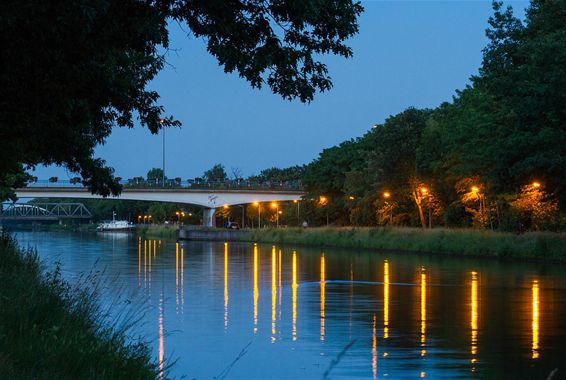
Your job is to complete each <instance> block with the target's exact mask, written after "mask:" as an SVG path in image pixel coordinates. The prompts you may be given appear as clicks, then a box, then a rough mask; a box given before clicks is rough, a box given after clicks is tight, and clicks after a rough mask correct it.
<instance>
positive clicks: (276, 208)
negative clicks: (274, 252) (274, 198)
mask: <svg viewBox="0 0 566 380" xmlns="http://www.w3.org/2000/svg"><path fill="white" fill-rule="evenodd" d="M271 207H272V208H274V209H275V212H276V215H275V216H276V220H277V228H279V214H280V212H279V204H278V203H276V202H273V203H271Z"/></svg>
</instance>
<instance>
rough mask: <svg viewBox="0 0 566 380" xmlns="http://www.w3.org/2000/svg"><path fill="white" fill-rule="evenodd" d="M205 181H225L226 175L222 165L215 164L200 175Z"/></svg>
mask: <svg viewBox="0 0 566 380" xmlns="http://www.w3.org/2000/svg"><path fill="white" fill-rule="evenodd" d="M202 176H203V178H204V179H205V180H206V181H211V182H215V181H226V180H227V179H228V175H227V174H226V169H224V165H222V164H216V165H214V166H213V167H212V168H210V169H208V170H207V171H205V172H204V174H203V175H202Z"/></svg>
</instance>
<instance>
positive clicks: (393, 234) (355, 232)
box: [242, 228, 566, 261]
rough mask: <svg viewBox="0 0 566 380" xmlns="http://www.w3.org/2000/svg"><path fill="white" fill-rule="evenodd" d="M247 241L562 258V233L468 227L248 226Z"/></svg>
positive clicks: (565, 237)
mask: <svg viewBox="0 0 566 380" xmlns="http://www.w3.org/2000/svg"><path fill="white" fill-rule="evenodd" d="M242 239H243V240H247V241H255V242H265V243H278V244H283V243H292V244H304V245H314V246H332V247H343V248H368V249H382V250H396V251H410V252H426V253H439V254H440V253H442V254H453V255H461V256H486V257H500V258H517V259H548V260H558V261H566V234H565V233H561V234H557V233H550V232H531V233H526V234H522V235H516V234H511V233H501V232H493V231H480V230H472V229H465V230H464V229H461V230H458V229H440V228H439V229H432V230H421V229H416V228H307V229H300V228H286V229H265V230H249V231H248V232H246V233H244V234H242Z"/></svg>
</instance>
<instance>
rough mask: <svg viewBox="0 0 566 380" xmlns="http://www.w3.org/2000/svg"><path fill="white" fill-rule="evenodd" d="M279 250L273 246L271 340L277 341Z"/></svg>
mask: <svg viewBox="0 0 566 380" xmlns="http://www.w3.org/2000/svg"><path fill="white" fill-rule="evenodd" d="M276 255H277V250H276V248H275V246H273V247H271V342H272V343H275V340H276V339H275V334H276V333H277V330H276V326H275V321H276V319H277V257H276Z"/></svg>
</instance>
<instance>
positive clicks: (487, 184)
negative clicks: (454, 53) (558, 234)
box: [300, 0, 566, 230]
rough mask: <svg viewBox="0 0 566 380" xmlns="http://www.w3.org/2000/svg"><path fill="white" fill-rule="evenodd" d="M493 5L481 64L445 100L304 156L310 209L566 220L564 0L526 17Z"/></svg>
mask: <svg viewBox="0 0 566 380" xmlns="http://www.w3.org/2000/svg"><path fill="white" fill-rule="evenodd" d="M493 8H494V13H493V16H491V17H490V19H489V28H488V29H487V31H486V34H487V37H488V38H489V43H488V45H487V46H486V47H485V49H484V50H483V61H482V65H481V67H480V69H479V72H478V74H476V75H474V76H472V77H471V80H470V84H469V85H468V86H467V87H466V88H465V89H463V90H461V91H458V92H457V93H456V94H455V96H454V97H453V100H452V101H451V102H446V103H444V104H441V105H440V106H439V107H437V108H435V109H416V108H408V109H406V110H404V111H403V112H401V113H399V114H397V115H393V116H390V117H389V118H387V119H386V120H385V122H383V123H382V124H377V125H375V126H374V127H373V128H372V129H371V130H369V131H368V132H367V133H366V134H365V135H363V136H362V137H359V138H356V139H352V140H349V141H345V142H343V143H341V144H340V145H338V146H334V147H331V148H328V149H325V150H323V151H322V152H321V153H320V155H319V157H318V158H317V159H316V160H314V161H313V162H312V163H310V164H308V165H306V166H305V167H304V173H303V174H302V175H301V176H300V179H301V180H302V182H303V184H304V185H305V186H306V189H307V191H308V195H307V196H306V197H305V200H306V201H307V202H305V207H304V208H303V209H304V212H305V217H306V218H309V219H311V220H312V222H313V223H315V224H324V223H326V220H327V219H330V221H331V222H332V223H334V224H337V225H386V224H393V225H403V226H422V227H429V226H448V227H469V226H475V227H479V228H491V229H502V230H527V229H531V230H542V229H544V230H547V229H550V230H557V229H560V228H564V225H565V222H564V216H563V214H562V213H563V212H564V209H565V207H566V91H564V90H565V89H566V65H564V62H566V3H565V2H563V1H542V0H533V1H532V2H531V4H530V6H529V7H528V9H527V10H526V15H525V19H524V21H522V20H520V19H519V18H517V17H515V16H514V14H513V10H512V8H511V7H507V8H504V7H503V5H502V3H500V2H494V3H493ZM321 199H323V200H324V201H321ZM561 212H562V213H561Z"/></svg>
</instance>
